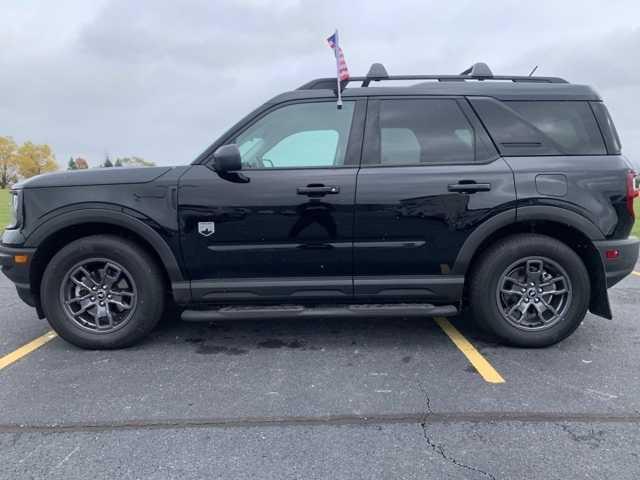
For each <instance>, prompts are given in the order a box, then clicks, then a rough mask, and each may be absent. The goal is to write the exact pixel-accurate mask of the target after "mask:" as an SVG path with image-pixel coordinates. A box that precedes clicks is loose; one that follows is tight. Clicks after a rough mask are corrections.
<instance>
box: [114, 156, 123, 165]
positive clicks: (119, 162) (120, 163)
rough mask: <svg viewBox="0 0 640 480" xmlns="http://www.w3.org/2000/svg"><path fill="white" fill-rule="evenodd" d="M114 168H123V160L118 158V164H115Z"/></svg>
mask: <svg viewBox="0 0 640 480" xmlns="http://www.w3.org/2000/svg"><path fill="white" fill-rule="evenodd" d="M113 166H114V167H121V166H122V160H120V159H119V158H116V163H114V165H113Z"/></svg>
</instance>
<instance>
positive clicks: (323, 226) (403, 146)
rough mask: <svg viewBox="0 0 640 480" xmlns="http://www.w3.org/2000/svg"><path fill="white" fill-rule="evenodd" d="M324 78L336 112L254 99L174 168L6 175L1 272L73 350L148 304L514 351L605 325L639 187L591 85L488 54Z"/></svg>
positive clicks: (140, 330) (148, 326)
mask: <svg viewBox="0 0 640 480" xmlns="http://www.w3.org/2000/svg"><path fill="white" fill-rule="evenodd" d="M389 80H405V81H413V82H411V83H412V84H411V85H409V86H407V85H404V86H396V84H395V83H394V86H389ZM356 82H357V83H359V85H355V86H354V87H353V88H352V87H351V85H353V84H354V83H356ZM398 83H400V82H398ZM347 84H348V85H347ZM374 85H375V86H374ZM340 87H341V90H342V95H343V99H344V105H343V106H342V108H337V107H338V105H337V104H336V94H337V85H336V80H335V79H330V78H324V79H318V80H314V81H311V82H309V83H307V84H305V85H303V86H302V87H300V88H299V89H297V90H295V91H292V92H288V93H284V94H281V95H279V96H277V97H275V98H273V99H272V100H270V101H268V102H267V103H265V104H264V105H262V106H261V107H259V108H258V109H257V110H255V111H254V112H252V113H251V114H249V115H248V116H247V117H245V118H244V119H243V120H241V121H240V122H239V123H237V124H236V125H234V126H233V127H232V128H231V129H230V130H229V131H228V132H227V133H225V134H224V135H222V137H221V138H220V139H218V140H217V141H216V142H215V143H214V144H213V145H211V146H210V147H209V148H208V149H207V150H206V151H205V152H204V153H203V154H202V155H200V157H198V158H197V159H196V160H195V161H194V162H193V163H192V164H191V165H189V166H181V167H155V168H140V169H124V168H111V169H94V170H85V171H78V172H64V173H55V174H50V175H42V176H38V177H35V178H32V179H30V180H27V181H25V182H22V183H20V184H18V185H16V186H15V187H14V189H13V191H12V210H13V214H14V219H13V222H12V224H11V225H9V226H8V228H7V230H6V231H5V232H4V235H3V237H2V245H1V246H0V256H1V259H2V270H3V272H4V273H5V274H6V275H7V276H8V277H9V278H10V279H11V280H12V281H13V282H15V284H16V287H17V290H18V294H19V295H20V297H21V298H22V299H23V300H24V301H25V302H26V303H27V304H29V305H31V306H33V307H35V308H36V310H37V313H38V316H39V317H46V318H47V319H48V321H49V323H50V324H51V326H52V327H53V329H54V330H55V331H56V332H58V334H59V335H60V336H61V337H63V338H64V339H66V340H68V341H69V342H71V343H73V344H75V345H79V346H81V347H86V348H118V347H124V346H127V345H130V344H133V343H134V342H136V341H138V340H140V339H141V338H142V337H144V336H145V335H147V334H148V333H149V332H150V331H151V330H152V329H153V328H154V326H155V325H156V324H157V322H158V320H159V319H160V317H161V315H162V313H163V310H164V308H165V306H167V305H175V306H177V307H178V308H181V309H182V310H183V311H182V318H183V319H184V320H190V321H211V320H218V319H234V318H256V317H260V318H263V317H277V318H281V317H300V318H308V317H313V316H318V315H320V316H322V315H330V314H339V315H344V316H356V315H357V316H365V317H371V316H377V315H388V314H394V315H402V316H406V315H420V316H424V317H432V316H453V315H456V314H458V313H459V312H460V311H461V309H464V308H467V307H470V309H471V311H472V312H473V316H474V317H475V319H476V320H477V321H478V322H480V323H481V324H482V325H483V326H484V327H486V328H488V329H489V330H490V331H492V332H493V333H494V334H495V335H497V336H498V337H499V338H501V339H502V340H503V341H505V342H506V343H509V344H512V345H519V346H527V347H539V346H545V345H550V344H553V343H555V342H558V341H559V340H562V339H563V338H565V337H567V336H568V335H569V334H571V333H572V332H573V331H574V330H575V329H576V328H577V327H578V325H579V324H580V322H581V321H582V319H583V318H584V316H585V314H586V312H587V310H590V311H591V312H592V313H594V314H596V315H599V316H601V317H606V318H611V309H610V306H609V300H608V296H607V288H609V287H611V286H612V285H614V284H615V283H616V282H618V281H619V280H621V279H622V278H623V277H625V276H626V275H627V274H629V273H630V272H631V270H632V269H633V267H634V265H635V263H636V260H637V257H638V240H637V239H636V238H633V237H629V233H630V231H631V228H632V225H633V222H634V213H633V199H634V197H636V196H637V191H638V179H637V177H636V176H635V173H634V172H633V170H632V168H631V165H630V164H629V163H628V161H627V160H626V159H625V158H624V157H622V156H621V154H620V141H619V139H618V136H617V134H616V131H615V128H614V125H613V123H612V121H611V118H610V116H609V114H608V112H607V108H606V107H605V106H604V104H603V103H602V100H601V98H600V97H599V96H598V94H596V93H595V92H594V91H593V90H592V89H591V88H589V87H586V86H582V85H573V84H569V83H567V82H566V81H564V80H562V79H559V78H549V77H531V76H530V77H522V76H494V75H492V73H491V71H490V70H489V69H488V68H487V66H486V65H485V64H476V65H474V66H473V67H472V68H471V69H469V70H467V71H465V72H463V74H461V75H444V76H443V75H410V76H389V75H387V73H386V71H385V69H384V67H383V66H382V65H380V64H375V65H373V66H372V68H371V71H370V72H369V74H368V75H367V76H366V77H359V78H358V77H357V78H352V79H350V81H349V82H343V83H342V84H341V85H340ZM347 87H349V88H347Z"/></svg>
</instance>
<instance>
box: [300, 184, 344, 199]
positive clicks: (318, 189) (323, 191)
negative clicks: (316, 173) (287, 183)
mask: <svg viewBox="0 0 640 480" xmlns="http://www.w3.org/2000/svg"><path fill="white" fill-rule="evenodd" d="M337 193H340V187H338V186H337V185H331V186H328V187H327V186H324V185H307V186H306V187H298V195H308V196H309V197H323V196H325V195H329V194H332V195H335V194H337Z"/></svg>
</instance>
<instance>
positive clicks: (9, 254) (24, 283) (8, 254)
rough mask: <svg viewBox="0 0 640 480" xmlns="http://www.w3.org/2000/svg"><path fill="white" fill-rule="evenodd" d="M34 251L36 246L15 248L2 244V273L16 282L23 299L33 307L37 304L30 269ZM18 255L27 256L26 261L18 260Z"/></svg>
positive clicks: (0, 252) (0, 250) (0, 257)
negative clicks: (20, 261) (32, 288)
mask: <svg viewBox="0 0 640 480" xmlns="http://www.w3.org/2000/svg"><path fill="white" fill-rule="evenodd" d="M34 252H35V248H13V247H8V246H6V245H2V244H0V266H1V267H2V273H4V274H5V275H6V276H7V278H9V280H11V281H12V282H13V283H14V284H15V286H16V290H18V295H19V296H20V298H21V299H22V301H23V302H25V303H26V304H27V305H30V306H32V307H34V306H36V302H35V299H34V298H33V294H32V293H31V283H30V282H29V270H30V267H31V261H32V259H33V254H34ZM16 257H23V258H24V257H26V262H23V263H19V262H16Z"/></svg>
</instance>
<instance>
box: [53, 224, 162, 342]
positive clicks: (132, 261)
mask: <svg viewBox="0 0 640 480" xmlns="http://www.w3.org/2000/svg"><path fill="white" fill-rule="evenodd" d="M41 300H42V307H43V310H44V312H45V315H46V317H47V319H48V321H49V323H50V324H51V326H52V328H53V329H54V330H55V331H56V332H57V333H58V334H59V335H60V336H61V337H62V338H64V339H65V340H67V341H68V342H70V343H72V344H74V345H77V346H79V347H82V348H88V349H111V348H123V347H127V346H130V345H132V344H134V343H136V342H137V341H139V340H140V339H142V338H143V337H144V336H146V335H147V334H148V333H149V332H151V330H152V329H153V328H154V327H155V326H156V324H157V323H158V320H159V319H160V318H161V316H162V311H163V305H164V289H163V283H162V274H161V272H160V270H159V268H158V266H157V265H156V263H155V261H154V260H153V258H151V257H150V256H149V255H148V254H147V253H146V252H145V251H144V250H143V249H142V248H140V247H139V246H138V245H137V244H135V243H133V242H131V241H129V240H125V239H123V238H120V237H116V236H111V235H95V236H90V237H85V238H81V239H79V240H76V241H74V242H72V243H70V244H69V245H67V246H66V247H64V248H62V249H61V250H60V251H59V252H58V253H57V254H56V255H55V256H54V257H53V258H52V259H51V262H50V263H49V265H48V266H47V268H46V270H45V273H44V276H43V280H42V286H41Z"/></svg>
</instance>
